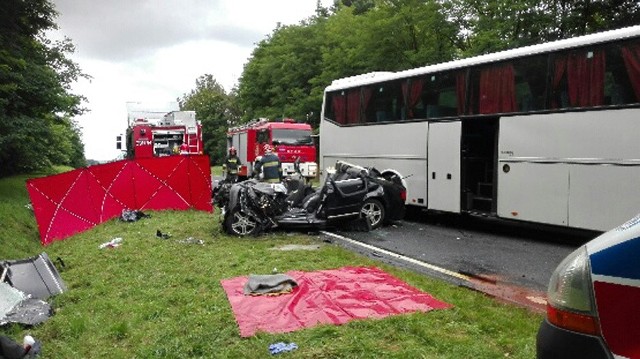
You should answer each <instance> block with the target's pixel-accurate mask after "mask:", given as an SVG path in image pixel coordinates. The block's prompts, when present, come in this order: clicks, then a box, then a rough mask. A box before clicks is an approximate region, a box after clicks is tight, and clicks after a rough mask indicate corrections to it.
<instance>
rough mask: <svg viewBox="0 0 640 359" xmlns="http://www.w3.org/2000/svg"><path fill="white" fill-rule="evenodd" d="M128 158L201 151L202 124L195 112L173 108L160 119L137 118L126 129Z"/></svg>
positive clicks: (199, 152)
mask: <svg viewBox="0 0 640 359" xmlns="http://www.w3.org/2000/svg"><path fill="white" fill-rule="evenodd" d="M126 141H127V142H126V151H127V155H126V157H127V158H149V157H162V156H171V155H179V154H182V155H190V154H202V152H203V146H202V126H201V124H200V122H198V121H197V120H196V113H195V111H171V112H169V113H166V114H164V115H163V116H162V117H161V118H149V117H137V118H135V119H134V120H133V121H132V122H131V123H129V128H128V129H127V137H126Z"/></svg>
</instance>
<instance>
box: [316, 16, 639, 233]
mask: <svg viewBox="0 0 640 359" xmlns="http://www.w3.org/2000/svg"><path fill="white" fill-rule="evenodd" d="M336 160H345V161H349V162H353V163H357V164H359V165H364V166H375V167H376V168H378V169H379V170H381V171H383V172H385V171H387V172H389V171H394V172H397V173H398V174H399V175H400V176H403V177H405V179H404V181H405V185H406V187H407V192H408V193H407V204H408V205H414V206H419V207H424V208H426V209H429V210H435V211H445V212H453V213H472V214H480V215H487V216H497V217H500V218H506V219H514V220H522V221H530V222H537V223H544V224H550V225H557V226H564V227H572V228H582V229H589V230H602V231H604V230H608V229H610V228H612V227H614V226H616V225H618V224H619V223H623V222H624V221H626V220H627V219H629V218H631V217H633V216H634V215H636V214H637V213H639V212H640V26H635V27H629V28H624V29H619V30H613V31H607V32H602V33H598V34H591V35H587V36H582V37H577V38H572V39H567V40H560V41H555V42H549V43H545V44H540V45H534V46H528V47H522V48H518V49H513V50H508V51H502V52H498V53H494V54H488V55H482V56H477V57H473V58H467V59H462V60H457V61H451V62H447V63H441V64H436V65H430V66H425V67H421V68H416V69H411V70H406V71H401V72H376V73H370V74H364V75H359V76H354V77H349V78H344V79H338V80H335V81H333V83H332V84H331V85H330V86H329V87H327V88H326V90H325V93H324V101H323V109H322V117H321V123H320V165H321V168H324V167H325V166H330V165H331V164H333V163H335V161H336Z"/></svg>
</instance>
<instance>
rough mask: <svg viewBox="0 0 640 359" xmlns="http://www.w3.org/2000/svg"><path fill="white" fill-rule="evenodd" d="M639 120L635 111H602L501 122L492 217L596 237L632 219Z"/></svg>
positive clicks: (639, 164)
mask: <svg viewBox="0 0 640 359" xmlns="http://www.w3.org/2000/svg"><path fill="white" fill-rule="evenodd" d="M637 118H638V109H603V110H598V111H585V112H566V113H555V114H542V115H528V116H513V117H505V118H502V119H500V134H499V136H500V138H499V144H498V152H499V164H498V199H497V200H498V216H500V217H504V218H512V219H521V220H527V221H535V222H542V223H550V224H557V225H564V226H570V227H577V228H586V229H596V230H608V229H610V228H613V227H614V226H616V225H618V224H619V223H623V222H624V221H626V220H628V219H629V218H631V217H633V216H634V215H635V214H637V212H639V211H640V207H639V206H638V200H637V199H636V198H637V196H636V195H635V194H636V193H638V189H639V188H638V186H640V185H639V184H637V179H638V178H640V141H638V140H637V136H635V135H634V134H637V133H640V121H638V120H637ZM505 165H508V166H509V167H510V171H509V172H505V171H504V166H505ZM550 169H553V170H550ZM563 189H564V191H563ZM520 191H527V192H530V193H531V195H527V196H525V195H523V194H522V193H520ZM532 191H534V192H532ZM549 193H553V196H550V195H549ZM629 193H633V194H634V195H629ZM556 196H557V197H556ZM524 202H527V203H524ZM561 204H564V205H562V206H561ZM558 206H561V207H558ZM522 208H526V210H523V209H522ZM563 211H566V215H564V216H563V215H561V213H562V212H563ZM511 212H518V215H517V216H516V215H514V214H512V213H511ZM538 212H548V213H547V214H542V213H538ZM595 217H598V218H597V219H596V218H595Z"/></svg>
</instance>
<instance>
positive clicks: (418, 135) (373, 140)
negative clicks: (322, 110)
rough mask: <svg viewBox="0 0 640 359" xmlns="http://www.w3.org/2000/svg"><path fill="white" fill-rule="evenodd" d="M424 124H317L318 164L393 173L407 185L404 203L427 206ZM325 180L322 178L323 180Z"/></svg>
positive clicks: (324, 167)
mask: <svg viewBox="0 0 640 359" xmlns="http://www.w3.org/2000/svg"><path fill="white" fill-rule="evenodd" d="M427 131H428V125H427V123H426V122H412V123H393V124H385V125H371V126H353V127H347V126H345V127H339V126H337V125H335V124H333V123H330V122H328V121H322V122H321V124H320V165H321V167H320V168H321V170H322V171H323V175H324V174H326V172H324V171H325V170H326V168H327V167H331V166H334V165H335V163H336V161H337V160H343V161H347V162H351V163H353V164H357V165H360V166H373V167H375V168H377V169H378V170H379V171H381V172H385V171H387V170H393V171H395V172H397V173H399V174H400V175H401V176H403V177H406V178H405V179H404V181H405V184H406V186H407V203H408V204H413V205H417V206H423V207H424V206H426V205H427V177H426V175H427ZM323 178H324V177H323Z"/></svg>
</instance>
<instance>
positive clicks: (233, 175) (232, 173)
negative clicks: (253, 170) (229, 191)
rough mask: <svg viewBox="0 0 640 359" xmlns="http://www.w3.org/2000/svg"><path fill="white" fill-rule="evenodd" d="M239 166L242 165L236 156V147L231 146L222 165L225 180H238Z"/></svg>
mask: <svg viewBox="0 0 640 359" xmlns="http://www.w3.org/2000/svg"><path fill="white" fill-rule="evenodd" d="M240 166H242V162H240V159H239V158H238V154H237V151H236V148H235V147H233V146H231V147H229V155H228V156H227V159H226V160H225V161H224V164H223V165H222V170H223V171H224V172H225V178H226V179H227V181H229V182H232V183H233V182H237V181H238V169H239V168H240Z"/></svg>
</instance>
